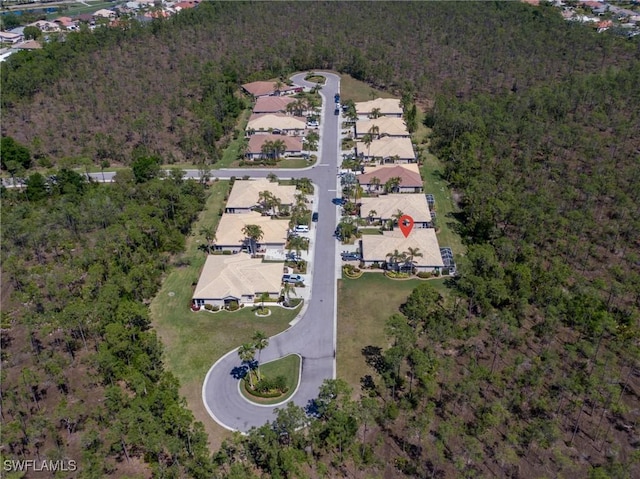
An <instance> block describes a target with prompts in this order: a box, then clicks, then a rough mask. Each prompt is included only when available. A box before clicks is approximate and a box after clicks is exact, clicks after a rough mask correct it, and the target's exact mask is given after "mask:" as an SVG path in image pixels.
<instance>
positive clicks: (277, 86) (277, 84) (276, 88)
mask: <svg viewBox="0 0 640 479" xmlns="http://www.w3.org/2000/svg"><path fill="white" fill-rule="evenodd" d="M283 86H284V83H283V82H282V80H280V79H279V78H278V79H277V80H276V81H275V82H274V83H273V90H274V93H275V94H276V96H280V90H282V87H283Z"/></svg>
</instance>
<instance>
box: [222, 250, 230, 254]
mask: <svg viewBox="0 0 640 479" xmlns="http://www.w3.org/2000/svg"><path fill="white" fill-rule="evenodd" d="M222 254H227V255H228V254H231V251H229V250H228V249H225V250H224V251H222Z"/></svg>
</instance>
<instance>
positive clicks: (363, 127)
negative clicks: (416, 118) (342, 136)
mask: <svg viewBox="0 0 640 479" xmlns="http://www.w3.org/2000/svg"><path fill="white" fill-rule="evenodd" d="M354 130H355V137H356V138H359V139H361V138H362V137H363V136H364V135H366V134H367V133H370V132H372V131H375V132H376V133H375V134H376V135H377V136H397V137H403V136H404V137H410V136H411V135H410V134H409V131H408V130H407V125H406V124H405V122H404V120H403V119H402V118H397V117H390V116H383V117H380V118H375V119H371V120H359V121H356V123H355V126H354Z"/></svg>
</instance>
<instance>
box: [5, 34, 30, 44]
mask: <svg viewBox="0 0 640 479" xmlns="http://www.w3.org/2000/svg"><path fill="white" fill-rule="evenodd" d="M22 40H24V36H23V35H21V34H19V33H11V32H0V42H2V43H11V44H16V43H20V42H21V41H22Z"/></svg>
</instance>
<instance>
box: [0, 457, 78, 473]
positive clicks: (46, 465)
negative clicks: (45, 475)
mask: <svg viewBox="0 0 640 479" xmlns="http://www.w3.org/2000/svg"><path fill="white" fill-rule="evenodd" d="M3 468H4V470H5V471H7V472H15V471H21V472H23V471H24V472H26V471H35V472H40V471H50V472H58V471H60V472H74V471H77V470H78V464H77V463H76V461H74V460H73V459H71V460H69V461H63V460H57V461H51V460H49V461H47V460H43V461H36V460H35V459H21V460H14V459H6V460H5V461H4V463H3Z"/></svg>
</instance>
